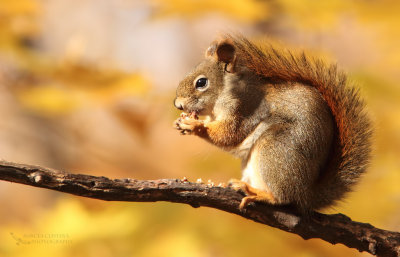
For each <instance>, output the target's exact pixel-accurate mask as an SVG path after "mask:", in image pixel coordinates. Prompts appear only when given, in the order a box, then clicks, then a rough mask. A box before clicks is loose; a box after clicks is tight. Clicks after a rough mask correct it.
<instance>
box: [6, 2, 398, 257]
mask: <svg viewBox="0 0 400 257" xmlns="http://www.w3.org/2000/svg"><path fill="white" fill-rule="evenodd" d="M398 10H400V2H399V1H395V0H386V1H361V0H359V1H355V0H354V1H348V0H330V1H311V0H305V1H294V0H270V1H260V0H250V1H245V0H231V1H215V0H204V1H200V0H187V1H184V0H149V1H140V0H80V1H71V0H0V117H1V119H0V142H1V144H0V158H2V159H5V160H8V161H15V162H22V163H29V164H38V165H42V166H48V167H52V168H56V169H61V170H68V171H71V172H75V173H85V174H93V175H101V176H107V177H111V178H123V177H131V178H138V179H156V178H182V177H184V176H186V177H187V178H188V179H189V180H191V181H195V180H196V179H197V178H200V177H201V178H203V180H208V179H211V180H213V181H215V182H217V183H218V182H224V181H227V180H228V179H229V178H231V177H236V178H239V177H240V163H239V161H238V160H235V159H233V158H232V157H231V156H229V155H228V154H226V153H224V152H222V151H221V150H219V149H217V148H215V147H213V146H211V145H208V144H207V143H205V142H203V141H202V140H200V139H198V138H195V137H189V136H180V135H179V133H178V132H177V131H174V129H173V128H172V121H173V120H174V119H175V118H176V117H177V115H178V112H177V111H176V110H175V109H174V107H173V105H172V100H173V98H174V94H175V88H176V86H177V84H178V82H179V80H180V79H181V78H183V76H184V75H185V73H186V72H188V71H189V70H190V69H191V68H192V67H193V66H194V65H195V64H196V63H197V62H199V61H200V59H201V58H202V56H203V52H204V50H205V49H206V48H207V46H208V44H209V43H210V42H211V41H212V40H213V39H214V38H215V37H216V36H217V35H218V33H220V32H226V31H228V32H229V31H239V32H242V33H243V34H245V35H246V36H248V37H251V38H256V39H260V38H265V37H267V38H270V39H271V40H273V41H278V42H281V43H283V44H285V45H287V46H289V47H293V48H296V49H298V48H300V49H303V48H304V49H308V51H309V52H311V53H313V54H315V55H318V56H322V57H323V58H324V59H327V60H331V61H337V62H338V63H339V66H341V67H343V68H344V69H345V70H346V71H348V73H349V77H350V79H351V80H352V81H354V82H355V84H357V85H359V87H360V90H361V94H362V95H363V97H364V98H365V99H366V100H367V104H368V107H369V112H370V113H371V116H372V118H373V120H374V123H375V130H376V133H375V136H374V139H373V141H374V154H373V155H374V156H373V160H372V163H371V167H370V169H369V172H368V174H366V175H365V176H364V178H363V180H362V182H361V183H360V184H359V186H358V187H357V188H356V190H355V192H354V193H352V194H350V195H349V197H348V198H347V199H346V201H345V202H343V203H341V204H340V205H338V206H336V207H335V208H332V209H329V210H326V211H325V212H327V213H336V212H342V213H345V214H346V215H349V216H350V217H351V218H353V219H354V220H357V221H362V222H369V223H372V224H373V225H375V226H378V227H380V228H384V229H389V230H395V231H400V220H399V218H398V217H400V158H399V156H400V50H399V49H400V47H399V46H400V29H399V28H400V18H399V12H398ZM0 204H1V206H2V207H1V209H0V225H1V228H2V229H1V230H0V256H24V257H26V256H60V257H63V256H75V257H79V256H96V257H103V256H104V257H108V256H144V257H146V256H199V257H203V256H282V257H284V256H285V257H286V256H301V257H306V256H360V255H361V256H368V254H360V253H358V252H357V251H356V250H353V249H348V248H346V247H344V246H342V245H336V246H332V245H330V244H328V243H326V242H324V241H321V240H319V239H312V240H308V241H304V240H303V239H301V238H300V237H298V236H296V235H292V234H289V233H285V232H282V231H279V230H277V229H273V228H270V227H267V226H264V225H260V224H256V223H254V222H252V221H248V220H245V219H242V218H240V217H236V216H234V215H231V214H227V213H223V212H220V211H216V210H213V209H208V208H199V209H193V208H191V207H189V206H185V205H181V204H172V203H126V202H122V203H119V202H103V201H98V200H92V199H85V198H79V197H76V196H72V195H67V194H62V193H58V192H53V191H49V190H45V189H37V188H32V187H28V186H23V185H18V184H12V183H8V182H0Z"/></svg>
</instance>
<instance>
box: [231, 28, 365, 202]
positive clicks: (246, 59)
mask: <svg viewBox="0 0 400 257" xmlns="http://www.w3.org/2000/svg"><path fill="white" fill-rule="evenodd" d="M226 39H228V40H230V42H232V43H233V45H234V46H235V49H236V51H237V54H238V55H240V56H241V58H240V59H239V60H238V61H239V62H240V65H242V66H245V67H247V68H248V69H250V70H251V71H253V72H254V73H256V74H257V75H259V76H262V77H265V78H268V79H270V80H272V81H278V82H294V83H301V84H304V85H308V86H311V87H314V88H316V89H317V90H318V91H319V93H320V94H321V95H322V98H323V99H324V100H325V102H326V104H327V105H328V107H329V109H330V111H331V113H332V116H333V119H334V128H333V129H334V138H333V142H332V148H331V149H330V154H329V156H328V158H327V162H326V165H325V167H324V169H323V170H321V171H320V176H319V178H318V181H317V183H315V187H314V188H313V189H312V192H313V195H314V197H313V202H312V203H311V204H310V205H311V208H312V209H319V208H323V207H326V206H329V205H332V204H333V203H334V202H335V201H337V200H340V199H341V198H343V195H344V194H345V193H346V192H349V191H350V190H351V188H352V186H353V185H354V184H355V183H356V182H357V181H358V179H359V177H360V176H361V175H362V173H363V172H364V171H365V169H366V166H367V164H368V162H369V157H370V148H371V146H370V145H371V144H370V138H371V131H372V130H371V124H370V121H369V119H368V116H367V115H366V112H365V110H364V109H365V105H364V103H363V101H362V100H361V99H360V97H359V94H358V92H357V90H355V89H354V88H353V87H351V86H350V85H348V82H347V79H346V75H345V74H344V73H343V72H341V71H338V69H337V67H336V65H325V64H324V63H323V62H322V61H321V60H317V59H310V58H309V57H307V56H306V55H305V54H304V53H302V54H299V55H295V54H293V53H291V52H289V51H281V50H279V51H278V50H276V49H275V48H274V47H272V46H270V45H264V46H257V45H256V44H254V43H252V42H250V41H249V40H247V39H246V38H244V37H241V36H231V35H227V36H226Z"/></svg>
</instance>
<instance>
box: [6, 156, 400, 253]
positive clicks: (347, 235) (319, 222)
mask: <svg viewBox="0 0 400 257" xmlns="http://www.w3.org/2000/svg"><path fill="white" fill-rule="evenodd" d="M0 180H5V181H10V182H15V183H20V184H25V185H30V186H34V187H42V188H47V189H51V190H56V191H59V192H65V193H70V194H74V195H78V196H83V197H90V198H94V199H100V200H106V201H131V202H156V201H168V202H175V203H185V204H189V205H191V206H193V207H196V208H197V207H200V206H207V207H211V208H215V209H219V210H222V211H226V212H230V213H234V214H237V215H240V216H242V217H244V218H246V219H250V220H253V221H255V222H259V223H262V224H265V225H268V226H271V227H275V228H278V229H281V230H284V231H287V232H290V233H294V234H297V235H299V236H301V237H302V238H304V239H310V238H320V239H322V240H325V241H327V242H329V243H332V244H338V243H341V244H344V245H346V246H348V247H351V248H355V249H357V250H359V251H366V252H369V253H371V254H373V255H377V256H400V233H398V232H392V231H387V230H383V229H379V228H375V227H374V226H372V225H370V224H368V223H360V222H356V221H352V220H351V219H350V218H349V217H347V216H345V215H343V214H331V215H326V214H321V213H317V212H315V213H314V214H313V216H312V218H309V219H304V218H302V217H300V216H298V215H297V214H295V213H293V212H291V211H290V210H288V209H285V208H282V207H276V206H269V205H266V204H259V203H257V204H252V205H249V206H248V207H247V209H246V211H244V212H242V211H240V210H239V208H238V207H239V204H240V201H241V199H242V197H243V194H242V193H240V192H236V191H235V190H233V189H231V188H229V187H220V186H213V185H207V184H201V183H192V182H188V181H186V180H179V179H158V180H136V179H109V178H106V177H96V176H91V175H82V174H70V173H66V172H61V171H57V170H53V169H48V168H43V167H39V166H32V165H25V164H16V163H10V162H6V161H0Z"/></svg>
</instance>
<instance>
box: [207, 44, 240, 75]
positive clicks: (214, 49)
mask: <svg viewBox="0 0 400 257" xmlns="http://www.w3.org/2000/svg"><path fill="white" fill-rule="evenodd" d="M206 56H213V57H214V58H215V59H217V60H218V61H220V62H224V63H226V68H225V69H226V71H228V72H233V71H234V66H235V60H236V50H235V47H234V45H233V44H232V43H231V42H230V41H229V40H224V41H220V42H215V41H214V42H213V43H212V44H211V45H210V47H209V48H208V49H207V51H206Z"/></svg>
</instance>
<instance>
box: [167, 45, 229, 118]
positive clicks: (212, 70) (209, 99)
mask: <svg viewBox="0 0 400 257" xmlns="http://www.w3.org/2000/svg"><path fill="white" fill-rule="evenodd" d="M235 60H236V54H235V47H234V45H233V44H232V43H231V42H230V40H226V39H225V40H222V41H219V42H213V43H212V44H211V46H210V47H209V48H208V49H207V51H206V56H205V59H204V60H203V61H202V62H201V63H200V64H199V65H197V66H196V68H195V69H194V70H192V71H191V72H190V73H189V74H188V75H187V76H186V77H185V78H184V79H183V80H182V81H181V82H180V83H179V86H178V88H177V90H176V98H175V101H174V104H175V107H176V108H178V109H179V110H183V111H185V112H188V113H189V112H193V111H196V112H197V113H198V114H200V115H212V110H213V107H214V104H215V102H216V100H217V99H218V96H219V95H220V92H221V90H222V89H223V87H224V77H225V74H226V73H232V72H233V71H234V66H235Z"/></svg>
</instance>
